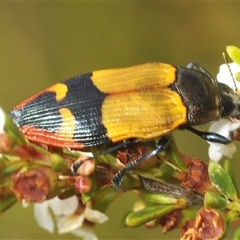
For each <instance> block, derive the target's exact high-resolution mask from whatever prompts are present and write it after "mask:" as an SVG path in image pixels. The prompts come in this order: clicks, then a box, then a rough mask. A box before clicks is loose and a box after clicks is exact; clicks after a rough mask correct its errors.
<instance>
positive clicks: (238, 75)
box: [235, 72, 240, 82]
mask: <svg viewBox="0 0 240 240" xmlns="http://www.w3.org/2000/svg"><path fill="white" fill-rule="evenodd" d="M235 78H236V80H237V81H238V82H240V72H237V73H236V75H235Z"/></svg>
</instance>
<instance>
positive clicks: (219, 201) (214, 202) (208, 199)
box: [204, 192, 227, 209]
mask: <svg viewBox="0 0 240 240" xmlns="http://www.w3.org/2000/svg"><path fill="white" fill-rule="evenodd" d="M226 205H227V200H226V199H225V198H223V197H222V196H219V195H217V194H215V193H211V192H206V194H205V196H204V207H209V208H216V209H223V208H225V207H226Z"/></svg>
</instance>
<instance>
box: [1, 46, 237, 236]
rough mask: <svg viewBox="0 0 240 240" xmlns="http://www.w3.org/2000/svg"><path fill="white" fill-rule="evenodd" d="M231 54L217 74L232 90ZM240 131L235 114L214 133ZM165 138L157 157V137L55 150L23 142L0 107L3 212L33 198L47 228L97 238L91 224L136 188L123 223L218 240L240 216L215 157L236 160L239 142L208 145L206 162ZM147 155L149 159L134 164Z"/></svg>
mask: <svg viewBox="0 0 240 240" xmlns="http://www.w3.org/2000/svg"><path fill="white" fill-rule="evenodd" d="M228 52H229V55H230V56H234V57H233V60H234V61H235V62H234V63H231V64H228V65H226V64H225V65H222V66H221V67H220V72H219V74H218V76H217V79H218V81H219V82H223V81H225V80H227V79H229V78H230V80H227V84H228V85H230V86H231V85H232V87H234V84H233V81H232V76H233V77H234V80H235V81H237V80H238V78H239V77H238V76H239V75H238V73H239V72H240V66H239V65H238V64H239V63H238V62H237V60H235V59H240V57H238V55H239V56H240V50H238V49H236V48H234V50H233V48H232V47H229V48H228ZM233 53H234V54H233ZM236 56H237V57H236ZM228 66H229V67H230V69H231V74H230V71H229V68H228ZM224 83H226V82H224ZM239 128H240V121H239V120H238V119H237V118H236V119H232V118H230V119H221V120H219V121H217V122H215V123H213V124H212V125H211V127H210V130H209V131H211V132H216V133H218V134H220V135H222V136H225V137H226V138H229V139H230V138H231V137H232V138H233V139H234V140H239V139H240V136H239V134H238V129H239ZM230 132H233V134H232V135H231V134H230ZM167 138H168V140H169V145H168V146H167V148H166V149H165V150H164V151H162V152H159V153H157V154H152V155H153V156H152V155H148V153H149V152H153V151H155V150H156V148H157V146H158V145H157V144H158V141H157V140H152V141H149V142H141V141H132V142H131V143H130V144H126V145H124V144H123V145H122V146H119V148H114V147H113V148H112V151H109V149H105V148H104V147H102V148H96V149H92V151H91V152H81V151H74V150H71V149H67V148H61V149H60V148H53V147H49V146H46V145H43V144H35V143H32V142H29V141H28V140H26V139H25V137H24V136H23V135H22V134H21V133H20V131H19V129H18V128H17V127H16V126H15V125H14V123H13V122H12V120H11V119H10V118H9V117H8V115H6V114H5V113H4V112H3V110H2V109H1V108H0V154H1V155H0V212H1V213H3V212H5V211H6V210H7V209H8V208H10V207H11V206H12V205H14V204H15V203H16V202H17V201H18V202H22V203H24V204H25V205H26V204H29V203H31V202H33V203H35V207H34V215H35V218H36V220H37V222H38V224H39V226H40V227H42V228H44V229H45V230H47V231H49V232H53V231H54V228H55V225H56V227H57V231H58V233H59V234H63V233H67V232H70V233H72V234H75V235H77V236H79V237H81V238H83V239H97V236H96V235H95V234H94V232H93V229H94V226H95V225H96V224H101V223H104V222H105V221H107V220H108V217H107V216H106V215H105V211H106V209H107V208H108V206H109V205H110V204H111V203H112V201H113V200H114V199H116V198H118V197H119V196H121V195H122V194H124V193H125V192H126V191H132V192H133V193H134V194H136V195H137V196H138V197H139V201H137V202H136V203H135V204H134V206H133V208H132V210H130V211H129V210H128V209H126V212H127V214H125V225H126V227H140V226H145V227H146V228H148V229H151V228H153V227H157V226H162V227H163V232H164V233H166V232H168V231H170V230H172V229H176V228H180V229H181V240H185V239H221V238H222V237H223V236H224V234H225V233H226V231H227V229H228V227H229V226H230V223H232V222H234V221H237V220H239V218H240V200H239V198H238V193H237V190H236V186H235V181H234V177H233V176H232V171H231V167H230V164H229V161H228V160H226V161H225V162H224V164H223V166H221V165H220V164H219V163H218V162H217V161H219V160H220V159H221V158H222V157H223V156H227V157H231V156H232V155H233V153H234V151H235V150H236V148H235V146H234V145H233V143H229V144H227V145H223V144H219V143H217V144H216V143H215V144H212V143H210V147H209V157H210V161H209V163H205V162H204V161H202V160H200V159H198V158H193V157H190V156H188V155H186V154H182V153H180V152H179V151H178V149H177V147H176V144H175V141H174V139H173V137H172V135H169V136H168V137H167ZM145 156H148V158H147V159H145ZM142 157H143V158H144V159H145V161H143V162H141V163H140V164H139V165H137V166H135V164H134V163H135V162H136V160H137V159H141V158H142ZM213 160H215V161H213ZM126 166H127V167H129V166H133V168H131V170H129V169H126V168H125V167H126ZM116 176H117V177H116ZM112 179H115V180H117V181H118V182H119V183H121V189H115V188H114V186H113V181H112ZM122 190H124V191H122ZM238 232H239V231H237V232H236V234H235V238H236V239H239V236H240V235H239V233H238Z"/></svg>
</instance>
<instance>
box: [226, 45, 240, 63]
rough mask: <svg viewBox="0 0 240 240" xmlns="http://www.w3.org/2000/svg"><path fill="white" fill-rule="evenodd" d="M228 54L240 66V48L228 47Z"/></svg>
mask: <svg viewBox="0 0 240 240" xmlns="http://www.w3.org/2000/svg"><path fill="white" fill-rule="evenodd" d="M226 49H227V53H228V55H229V57H230V58H231V59H232V60H233V61H234V62H235V63H237V64H238V65H240V48H238V47H235V46H227V47H226Z"/></svg>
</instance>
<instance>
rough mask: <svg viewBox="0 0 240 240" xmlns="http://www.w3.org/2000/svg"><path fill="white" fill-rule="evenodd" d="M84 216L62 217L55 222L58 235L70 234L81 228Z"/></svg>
mask: <svg viewBox="0 0 240 240" xmlns="http://www.w3.org/2000/svg"><path fill="white" fill-rule="evenodd" d="M83 221H84V215H83V214H81V215H79V214H72V215H69V216H62V217H60V218H59V219H58V220H57V227H58V233H60V234H62V233H67V232H71V231H73V230H75V229H77V228H79V227H81V226H82V224H83Z"/></svg>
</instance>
